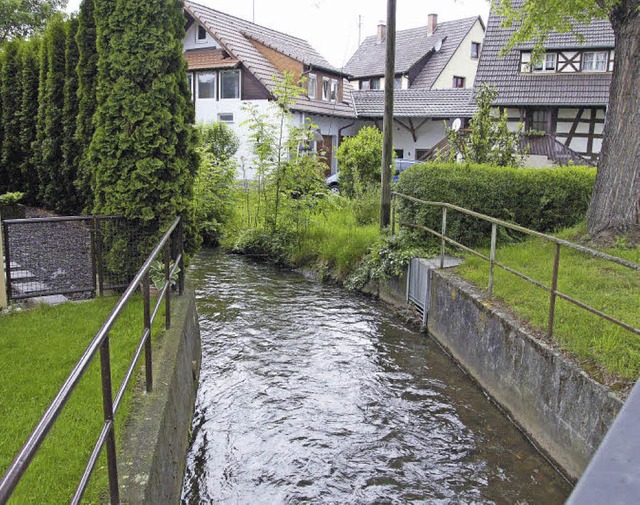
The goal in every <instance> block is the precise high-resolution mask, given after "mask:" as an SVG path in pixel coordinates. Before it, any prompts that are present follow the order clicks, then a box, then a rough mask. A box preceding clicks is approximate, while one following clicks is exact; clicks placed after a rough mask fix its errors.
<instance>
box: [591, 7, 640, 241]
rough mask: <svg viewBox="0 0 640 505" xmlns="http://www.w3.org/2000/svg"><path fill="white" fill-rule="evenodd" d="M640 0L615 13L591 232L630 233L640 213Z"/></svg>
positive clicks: (612, 17) (637, 221)
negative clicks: (612, 61) (612, 65)
mask: <svg viewBox="0 0 640 505" xmlns="http://www.w3.org/2000/svg"><path fill="white" fill-rule="evenodd" d="M639 6H640V0H622V1H621V2H620V3H619V4H618V6H617V7H616V8H615V9H613V10H612V11H611V13H610V15H609V18H610V20H611V24H612V26H613V31H614V34H615V38H616V49H615V68H614V70H613V81H612V83H611V91H610V95H609V107H608V109H607V121H606V130H605V134H604V142H603V145H602V152H601V155H600V162H599V166H598V174H597V176H596V184H595V188H594V191H593V196H592V197H591V203H590V204H589V212H588V213H587V222H588V229H589V233H591V234H592V235H597V234H602V233H613V234H617V233H627V232H631V231H634V230H637V229H638V225H639V220H638V216H639V215H640V85H639V83H640V11H639V10H638V9H639Z"/></svg>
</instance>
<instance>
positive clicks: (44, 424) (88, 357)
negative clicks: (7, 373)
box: [0, 217, 184, 504]
mask: <svg viewBox="0 0 640 505" xmlns="http://www.w3.org/2000/svg"><path fill="white" fill-rule="evenodd" d="M178 227H179V228H178ZM176 229H178V241H179V243H178V247H179V252H176V258H175V263H176V265H180V268H181V270H180V273H179V293H180V294H182V293H183V290H184V272H183V271H184V266H183V263H184V261H183V234H182V221H181V219H180V217H178V218H176V219H175V221H174V222H173V223H172V224H171V226H170V227H169V229H168V230H167V231H166V232H165V234H164V235H163V237H162V239H161V240H160V242H159V243H158V244H157V245H156V247H155V248H154V250H153V251H152V253H151V254H150V255H149V256H148V257H147V259H146V261H145V262H144V264H143V265H142V267H140V269H139V270H138V273H137V274H136V275H135V277H134V278H133V280H132V281H131V283H130V284H129V286H128V287H127V289H126V290H125V292H124V293H123V294H122V296H121V297H120V299H119V300H118V303H117V304H116V306H115V307H114V309H113V310H112V311H111V313H110V315H109V317H108V318H107V320H106V321H105V322H104V324H103V325H102V327H101V328H100V330H99V331H98V333H97V334H96V335H95V337H94V338H93V340H92V341H91V343H90V344H89V345H88V347H87V349H86V350H85V352H84V354H83V355H82V357H81V358H80V360H79V361H78V363H77V364H76V366H75V367H74V368H73V370H72V371H71V373H70V374H69V376H68V377H67V380H66V381H65V382H64V384H63V385H62V387H61V388H60V390H59V391H58V393H57V394H56V396H55V398H54V399H53V401H52V402H51V404H50V405H49V407H48V408H47V410H46V411H45V413H44V414H43V415H42V417H41V418H40V421H39V422H38V424H37V425H36V427H35V428H34V429H33V431H32V432H31V435H29V438H28V439H27V441H26V442H25V443H24V445H23V446H22V448H21V449H20V451H19V452H18V454H17V455H16V457H15V458H14V461H13V463H12V464H11V466H10V467H9V468H8V469H7V471H6V472H5V474H4V475H3V476H2V480H0V504H4V503H6V501H7V500H8V499H9V498H10V496H11V494H12V493H13V491H14V489H15V487H16V486H17V484H18V482H19V481H20V479H21V477H22V475H23V474H24V473H25V471H26V470H27V468H28V467H29V465H30V463H31V461H32V460H33V458H34V457H35V455H36V453H37V451H38V449H39V448H40V446H41V445H42V442H43V441H44V439H45V437H46V436H47V434H48V433H49V431H50V430H51V428H52V427H53V425H54V424H55V422H56V419H57V418H58V416H59V415H60V413H61V412H62V409H63V408H64V407H65V405H66V404H67V402H68V400H69V398H70V397H71V394H72V393H73V391H74V390H75V388H76V386H77V385H78V383H79V381H80V379H81V378H82V377H83V375H84V373H85V372H86V371H87V369H88V368H89V365H90V364H91V362H92V361H93V358H95V355H96V354H97V352H98V350H100V354H101V364H102V385H103V387H102V393H103V406H104V411H105V412H104V416H105V424H104V426H103V430H102V433H101V435H100V437H99V438H98V442H97V443H96V446H95V448H94V451H93V453H92V456H91V457H90V460H89V463H88V465H87V467H86V469H85V473H84V474H83V477H82V480H81V482H80V485H79V487H78V491H77V492H76V495H74V497H73V499H72V503H77V502H79V501H80V499H81V498H82V494H83V493H84V490H85V489H86V486H87V484H88V480H89V476H90V475H91V473H92V471H93V468H94V466H95V464H96V462H97V455H98V454H99V452H100V450H101V449H102V447H103V446H104V444H105V443H106V444H107V463H108V468H109V485H110V491H111V502H112V503H118V502H119V492H118V483H117V468H116V461H115V437H114V416H115V413H116V411H117V407H118V406H119V404H120V400H121V399H122V394H123V391H124V389H122V391H119V392H118V394H117V396H116V400H115V402H114V401H113V399H112V393H113V392H112V388H111V371H110V357H109V332H110V331H111V329H112V328H113V325H114V324H115V322H116V321H117V319H118V317H119V316H120V314H121V313H122V311H123V310H124V308H125V307H126V305H127V303H128V302H129V301H130V299H131V297H132V296H133V295H134V293H135V291H136V290H137V289H138V286H139V285H140V283H141V282H142V283H143V287H144V289H143V295H144V299H145V309H146V307H147V306H148V303H149V296H150V295H149V271H150V269H151V264H152V262H153V260H154V259H155V257H156V256H157V255H158V254H160V252H161V251H162V250H163V248H167V246H168V244H169V240H170V238H171V236H172V234H173V232H174V231H176ZM168 262H169V257H168V255H165V264H166V265H167V266H166V272H168ZM175 268H177V267H174V270H175ZM169 285H170V278H169V277H168V276H165V284H164V286H163V288H162V290H161V295H160V294H159V296H158V298H159V299H160V300H161V299H162V298H161V296H165V294H166V298H165V300H166V303H167V307H169V297H170V295H169V292H170V289H168V286H169ZM146 312H147V311H146V310H145V313H146ZM152 324H153V320H152V319H151V318H147V317H145V331H144V332H143V335H142V338H141V343H140V346H139V348H140V347H144V349H145V355H146V357H147V377H146V378H147V391H150V390H151V389H150V388H151V380H152V378H151V376H150V373H149V372H150V370H151V362H150V361H151V360H150V358H151V355H150V351H151V325H152ZM140 354H141V351H137V352H136V353H135V355H134V359H133V361H132V365H131V367H130V369H129V371H128V372H127V375H126V376H125V381H126V383H128V382H129V380H130V379H131V375H132V374H133V369H135V364H136V362H137V360H138V358H139V356H140ZM123 385H124V386H123V388H124V387H126V384H125V382H124V381H123ZM114 407H115V408H114Z"/></svg>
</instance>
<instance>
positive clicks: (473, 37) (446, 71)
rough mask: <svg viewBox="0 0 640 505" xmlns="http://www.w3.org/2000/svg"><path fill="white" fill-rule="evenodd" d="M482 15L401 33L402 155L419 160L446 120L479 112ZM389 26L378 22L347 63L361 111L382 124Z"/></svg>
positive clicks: (432, 21)
mask: <svg viewBox="0 0 640 505" xmlns="http://www.w3.org/2000/svg"><path fill="white" fill-rule="evenodd" d="M484 30H485V27H484V24H483V22H482V19H481V18H480V17H471V18H467V19H460V20H456V21H448V22H444V23H440V24H439V23H438V16H437V15H435V14H429V15H428V16H427V25H426V26H423V27H419V28H412V29H409V30H400V31H398V32H397V34H396V74H395V78H394V96H395V100H394V102H395V105H394V125H395V130H394V147H395V150H396V153H397V155H398V157H400V158H404V159H409V160H418V159H421V158H423V157H425V156H427V155H428V154H429V153H430V152H431V150H432V149H433V147H434V146H435V145H436V144H438V143H439V142H440V141H442V140H443V138H444V137H445V123H451V121H453V120H454V119H456V118H460V119H461V120H462V121H463V122H466V121H467V120H468V119H469V118H470V117H471V116H472V115H473V113H474V112H475V106H474V104H473V100H472V90H473V86H474V81H475V76H476V70H477V67H478V62H479V59H480V54H481V52H482V45H483V39H484ZM385 55H386V27H385V26H384V25H383V24H380V25H378V31H377V34H376V35H375V36H371V37H368V38H367V39H365V41H364V42H363V43H362V44H361V46H360V47H359V48H358V50H357V51H356V53H355V54H354V55H353V56H352V57H351V59H350V60H349V62H348V63H347V65H346V67H345V72H346V73H347V74H349V76H350V80H351V85H352V87H353V88H354V91H353V95H352V96H353V105H354V108H355V112H356V116H357V117H358V118H359V119H361V120H363V119H364V120H368V121H370V122H372V123H374V124H376V125H380V124H381V122H382V118H383V115H384V91H383V90H384V88H385V78H384V70H385V69H384V66H385Z"/></svg>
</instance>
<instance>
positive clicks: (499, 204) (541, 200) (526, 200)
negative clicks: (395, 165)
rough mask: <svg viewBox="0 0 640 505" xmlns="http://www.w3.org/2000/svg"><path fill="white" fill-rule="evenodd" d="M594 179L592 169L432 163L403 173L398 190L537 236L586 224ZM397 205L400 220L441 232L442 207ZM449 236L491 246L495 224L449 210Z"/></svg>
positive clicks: (409, 204) (464, 241)
mask: <svg viewBox="0 0 640 505" xmlns="http://www.w3.org/2000/svg"><path fill="white" fill-rule="evenodd" d="M595 176H596V170H595V169H594V168H589V167H565V168H545V169H527V168H508V167H494V166H488V165H457V164H439V163H434V164H426V165H414V166H412V167H411V168H409V169H408V170H406V171H405V172H403V173H402V174H401V175H400V180H399V181H398V184H397V186H396V190H397V191H398V192H400V193H404V194H407V195H410V196H413V197H415V198H420V199H422V200H430V201H436V202H445V203H450V204H454V205H458V206H460V207H464V208H467V209H470V210H473V211H475V212H479V213H481V214H486V215H489V216H492V217H495V218H498V219H502V220H505V221H509V222H512V223H516V224H518V225H520V226H524V227H525V228H530V229H533V230H536V231H540V232H553V231H556V230H559V229H560V228H565V227H569V226H573V225H575V224H576V223H578V222H579V221H581V220H582V219H584V217H585V213H586V211H587V207H588V205H589V199H590V197H591V192H592V190H593V185H594V182H595ZM398 202H399V207H398V211H399V216H400V220H401V221H404V222H410V223H415V224H421V225H423V226H427V227H429V228H432V229H435V230H440V227H441V222H442V209H441V208H440V207H431V206H425V205H421V204H415V203H411V202H408V201H407V200H403V199H399V200H398ZM500 230H501V233H502V232H503V229H500ZM447 235H448V236H450V237H451V238H453V239H454V240H457V241H458V242H461V243H463V244H464V245H467V246H471V245H483V244H487V243H488V241H489V238H490V235H491V225H490V224H489V223H486V222H482V221H480V220H478V219H477V218H473V217H471V216H467V215H464V214H461V213H459V212H455V211H450V212H449V214H448V217H447ZM511 236H513V234H511Z"/></svg>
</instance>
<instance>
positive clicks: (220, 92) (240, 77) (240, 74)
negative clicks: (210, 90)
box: [218, 69, 242, 100]
mask: <svg viewBox="0 0 640 505" xmlns="http://www.w3.org/2000/svg"><path fill="white" fill-rule="evenodd" d="M223 74H236V75H237V76H238V96H235V97H232V98H228V97H223V96H222V89H223V87H222V76H223ZM218 86H219V88H220V91H219V92H218V95H219V96H220V100H240V99H241V98H242V72H241V71H240V70H238V69H234V70H222V71H220V73H219V76H218Z"/></svg>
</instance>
